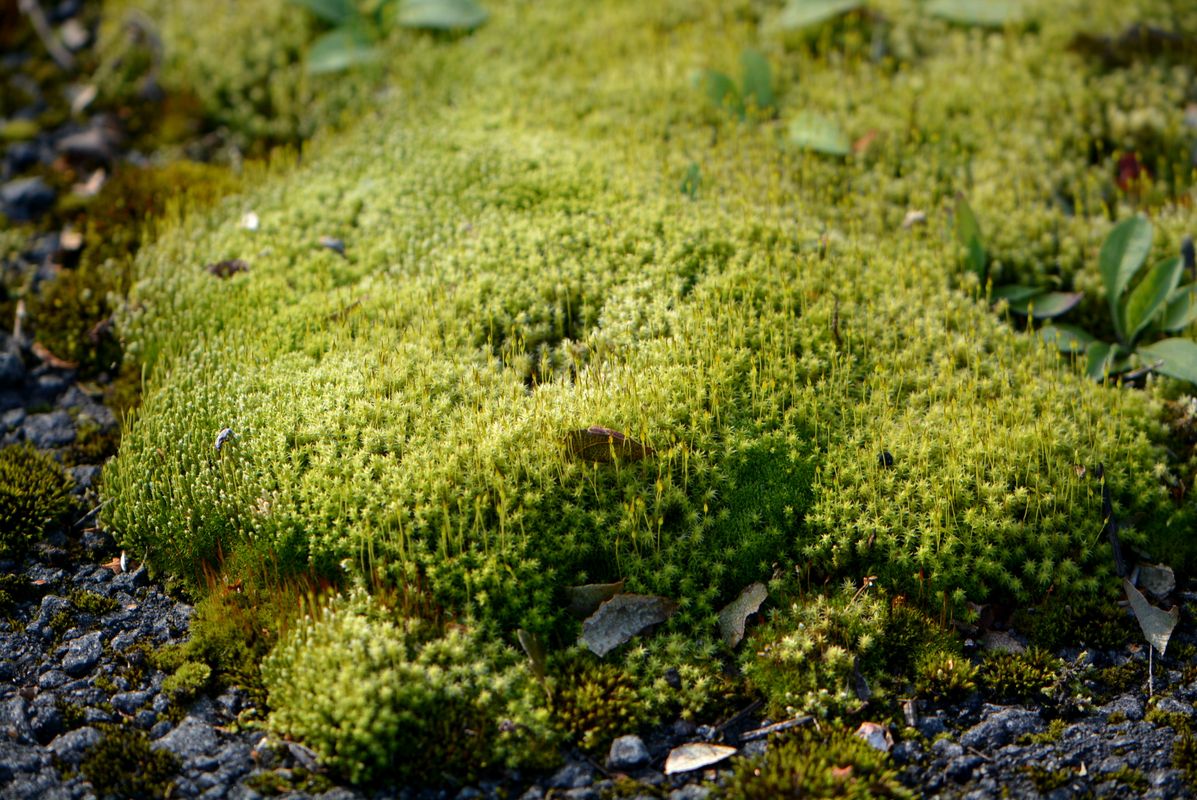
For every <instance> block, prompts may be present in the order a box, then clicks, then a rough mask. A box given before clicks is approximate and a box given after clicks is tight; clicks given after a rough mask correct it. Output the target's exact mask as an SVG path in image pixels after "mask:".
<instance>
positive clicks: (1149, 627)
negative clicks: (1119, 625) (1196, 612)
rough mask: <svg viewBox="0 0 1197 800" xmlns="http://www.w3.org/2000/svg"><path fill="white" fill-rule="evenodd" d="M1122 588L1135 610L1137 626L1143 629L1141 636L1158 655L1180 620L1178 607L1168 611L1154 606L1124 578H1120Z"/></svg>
mask: <svg viewBox="0 0 1197 800" xmlns="http://www.w3.org/2000/svg"><path fill="white" fill-rule="evenodd" d="M1122 588H1123V590H1124V591H1125V592H1126V599H1127V600H1130V606H1131V610H1132V611H1134V612H1135V619H1137V620H1139V627H1140V628H1142V629H1143V636H1145V637H1146V638H1147V641H1148V642H1149V643H1150V644H1151V646H1152V647H1154V648H1155V649H1156V652H1158V653H1159V654H1160V655H1164V651H1166V650H1167V649H1168V640H1169V639H1171V638H1172V630H1173V629H1174V628H1175V627H1176V623H1177V622H1178V621H1179V620H1180V609H1179V608H1175V607H1174V608H1172V610H1170V611H1164V610H1163V609H1160V608H1156V607H1155V606H1153V605H1152V604H1151V603H1149V602H1147V598H1146V597H1144V596H1143V593H1142V592H1140V591H1139V590H1138V589H1136V588H1135V585H1134V584H1133V583H1131V582H1130V581H1128V580H1127V579H1126V578H1123V579H1122Z"/></svg>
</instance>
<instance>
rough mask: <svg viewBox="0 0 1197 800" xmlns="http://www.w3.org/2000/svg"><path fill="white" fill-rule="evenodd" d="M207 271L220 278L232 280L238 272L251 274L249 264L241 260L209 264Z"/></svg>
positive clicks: (235, 259) (233, 259)
mask: <svg viewBox="0 0 1197 800" xmlns="http://www.w3.org/2000/svg"><path fill="white" fill-rule="evenodd" d="M205 269H206V270H208V272H210V273H212V274H213V275H215V276H216V277H218V278H231V277H232V276H234V275H236V274H237V273H238V272H249V264H246V263H245V262H244V261H242V260H241V259H239V258H230V259H226V260H224V261H217V262H216V263H215V264H209V265H208V266H207V267H205Z"/></svg>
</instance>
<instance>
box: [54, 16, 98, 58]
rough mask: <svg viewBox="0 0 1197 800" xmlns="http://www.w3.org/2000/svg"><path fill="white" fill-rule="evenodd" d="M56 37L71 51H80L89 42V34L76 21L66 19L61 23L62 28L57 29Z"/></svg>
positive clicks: (80, 23) (81, 24)
mask: <svg viewBox="0 0 1197 800" xmlns="http://www.w3.org/2000/svg"><path fill="white" fill-rule="evenodd" d="M58 35H59V37H60V38H61V39H62V43H63V44H64V45H66V48H67V49H68V50H71V51H78V50H82V49H83V48H84V47H86V46H87V43H88V42H89V41H91V34H89V33H88V32H87V28H85V27H84V26H83V23H82V22H80V21H79V20H77V19H68V20H67V21H66V22H64V23H62V27H61V28H59V29H58Z"/></svg>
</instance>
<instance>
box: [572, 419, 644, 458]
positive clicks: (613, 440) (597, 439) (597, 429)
mask: <svg viewBox="0 0 1197 800" xmlns="http://www.w3.org/2000/svg"><path fill="white" fill-rule="evenodd" d="M565 445H566V448H567V449H568V450H569V453H570V455H572V456H574V457H575V458H580V459H582V460H583V461H594V462H597V463H603V464H607V463H610V462H612V461H614V460H615V459H617V458H622V459H625V460H627V461H639V460H640V459H642V458H644V457H646V456H650V455H652V454H653V450H652V448H651V447H648V446H646V445H643V444H641V443H640V442H638V441H636V440H635V439H633V438H631V437H630V436H627V435H625V434H622V433H620V432H619V431H613V430H611V429H610V428H604V427H602V426H601V425H591V426H590V427H589V428H586V429H584V430H579V431H573V432H571V433H570V434H569V436H567V437H566V439H565Z"/></svg>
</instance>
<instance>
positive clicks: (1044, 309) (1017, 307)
mask: <svg viewBox="0 0 1197 800" xmlns="http://www.w3.org/2000/svg"><path fill="white" fill-rule="evenodd" d="M1084 296H1085V293H1084V292H1043V293H1042V294H1036V295H1032V296H1031V297H1028V298H1026V299H1025V300H1022V299H1020V300H1011V301H1010V310H1011V311H1013V312H1014V313H1016V314H1021V315H1023V316H1024V317H1025V316H1028V315H1029V316H1030V317H1031V318H1032V319H1054V318H1055V317H1059V316H1063V315H1064V314H1067V313H1068V312H1069V311H1072V309H1074V308H1076V306H1077V304H1078V303H1080V302H1081V298H1083V297H1084Z"/></svg>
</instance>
